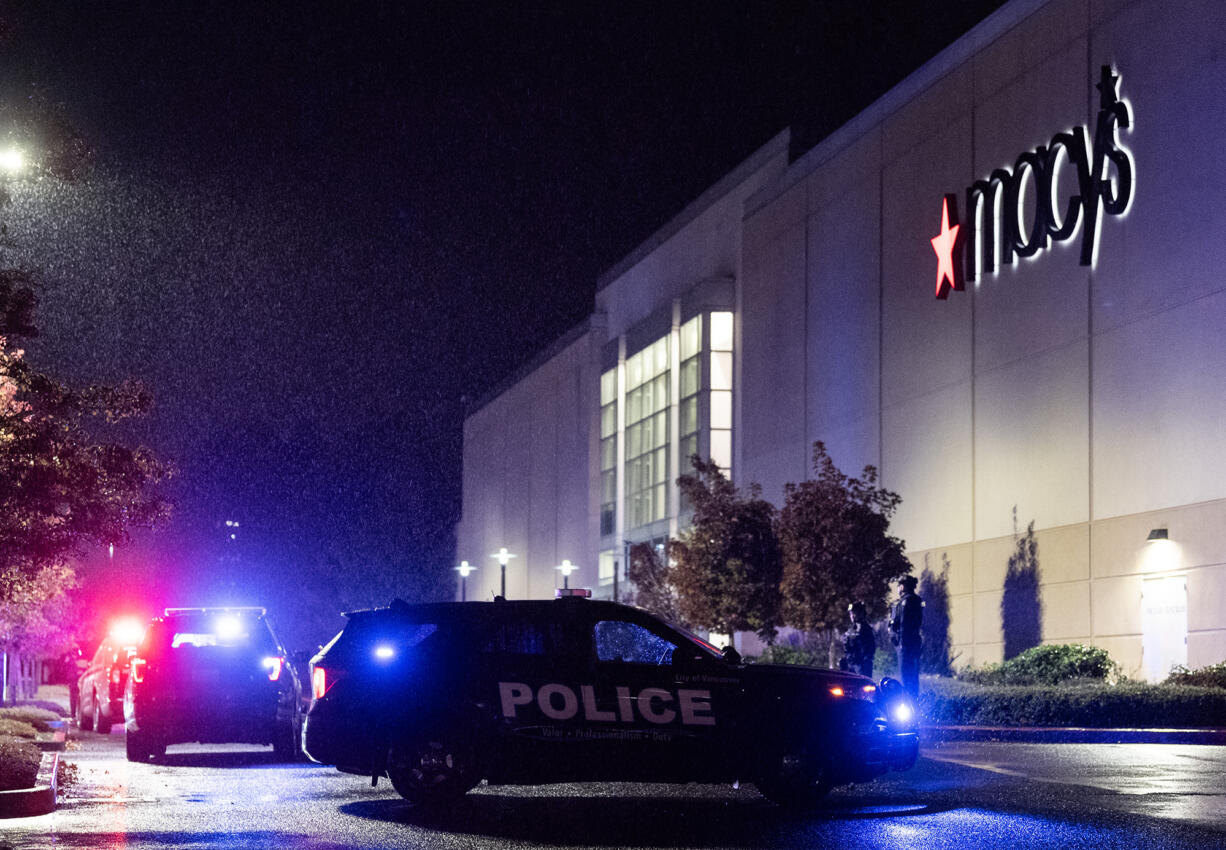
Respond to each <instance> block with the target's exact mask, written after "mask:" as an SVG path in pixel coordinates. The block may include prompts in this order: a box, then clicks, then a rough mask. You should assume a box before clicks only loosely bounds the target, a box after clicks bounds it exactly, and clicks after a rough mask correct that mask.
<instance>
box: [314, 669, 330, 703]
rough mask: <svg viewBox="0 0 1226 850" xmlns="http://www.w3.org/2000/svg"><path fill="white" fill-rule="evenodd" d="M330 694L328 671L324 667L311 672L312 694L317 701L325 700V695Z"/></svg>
mask: <svg viewBox="0 0 1226 850" xmlns="http://www.w3.org/2000/svg"><path fill="white" fill-rule="evenodd" d="M327 692H328V671H327V670H325V669H324V668H322V667H316V668H315V669H314V670H312V671H311V693H312V694H313V695H314V696H315V699H323V696H324V694H326V693H327Z"/></svg>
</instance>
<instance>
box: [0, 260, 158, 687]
mask: <svg viewBox="0 0 1226 850" xmlns="http://www.w3.org/2000/svg"><path fill="white" fill-rule="evenodd" d="M29 284H30V278H29V276H28V275H26V274H25V273H24V272H13V271H4V270H0V323H2V327H3V330H5V331H8V334H7V335H0V649H3V651H4V652H5V653H6V654H10V653H18V655H19V658H18V661H19V662H20V660H21V659H20V655H23V654H24V655H30V654H33V653H37V652H40V651H46V650H51V649H56V648H58V647H59V646H61V645H63V644H65V643H67V642H68V640H69V637H68V634H67V633H68V631H69V626H68V624H67V620H68V619H69V618H68V617H67V615H66V611H67V605H68V592H69V591H70V590H71V589H72V588H73V587H74V586H75V584H76V576H75V573H74V572H73V570H72V567H71V566H70V561H71V559H72V558H73V556H75V555H77V554H79V553H80V552H82V550H83V549H84V548H85V547H86V546H88V545H90V544H94V545H114V544H122V543H124V542H125V541H126V540H127V539H128V534H129V529H130V528H133V527H149V526H152V525H154V524H156V523H157V522H159V521H160V520H162V519H163V518H164V517H165V516H166V515H167V513H168V511H169V506H168V505H167V503H166V502H165V501H163V500H162V499H161V498H159V497H158V496H156V495H155V494H153V492H152V489H153V487H154V485H156V484H157V483H158V482H160V481H162V480H163V479H165V478H167V477H168V476H169V475H170V468H169V467H168V466H167V465H165V464H163V463H162V462H160V461H159V460H158V459H157V458H156V457H155V456H154V455H153V453H152V452H150V451H149V450H148V449H144V448H137V449H130V448H128V447H126V446H123V445H121V444H118V443H110V442H102V441H100V440H98V439H97V438H96V436H95V434H96V432H97V431H98V430H99V429H100V428H101V427H102V426H104V425H114V424H116V423H118V422H121V421H123V420H125V419H128V418H130V417H134V416H139V415H142V414H144V413H145V412H147V411H148V410H149V408H150V406H151V404H152V399H151V397H150V396H149V394H148V393H147V392H146V391H145V390H144V389H143V388H142V387H141V386H140V385H139V384H136V383H132V382H127V383H124V384H121V385H120V386H118V387H109V386H91V387H87V388H86V389H83V390H74V389H71V388H69V387H67V386H65V385H64V384H61V383H60V382H58V381H57V380H55V379H54V378H52V377H50V376H48V375H45V374H42V373H41V372H38V371H37V370H35V369H34V368H32V367H31V366H30V364H29V363H27V362H26V360H25V358H24V354H23V352H22V351H21V349H19V348H17V347H15V346H14V345H12V344H11V343H10V342H9V340H10V338H11V337H12V336H13V335H24V336H33V335H34V334H35V333H36V329H35V327H34V324H33V310H34V306H35V299H34V294H33V289H32V287H31V286H30V285H29ZM15 666H17V667H18V668H20V667H21V664H20V663H18V664H17V665H15Z"/></svg>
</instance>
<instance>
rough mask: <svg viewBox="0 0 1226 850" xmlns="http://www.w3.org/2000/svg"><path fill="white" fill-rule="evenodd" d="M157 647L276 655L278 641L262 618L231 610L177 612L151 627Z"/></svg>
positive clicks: (154, 644)
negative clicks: (216, 649)
mask: <svg viewBox="0 0 1226 850" xmlns="http://www.w3.org/2000/svg"><path fill="white" fill-rule="evenodd" d="M150 638H151V644H152V647H151V648H154V649H161V650H167V649H169V650H171V651H184V650H188V651H190V650H192V649H207V648H221V649H224V648H234V649H250V650H252V651H255V652H262V653H266V654H270V655H272V654H276V652H277V644H276V641H275V640H274V639H273V637H272V634H271V633H270V632H269V630H268V626H267V625H266V624H265V622H264V620H263V618H261V617H258V616H252V615H250V614H242V613H236V612H231V611H219V612H203V613H192V614H178V615H175V616H171V617H167V618H166V619H165V620H164V621H163V622H161V623H157V624H156V627H155V628H153V629H150Z"/></svg>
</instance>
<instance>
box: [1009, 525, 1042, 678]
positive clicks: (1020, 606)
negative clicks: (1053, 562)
mask: <svg viewBox="0 0 1226 850" xmlns="http://www.w3.org/2000/svg"><path fill="white" fill-rule="evenodd" d="M1000 625H1001V631H1002V632H1003V633H1004V641H1005V648H1004V657H1005V660H1006V661H1007V660H1008V659H1010V658H1013V657H1015V656H1017V655H1020V654H1021V653H1023V652H1025V651H1026V650H1028V649H1030V648H1031V647H1035V646H1038V645H1039V643H1040V642H1041V641H1042V639H1043V602H1042V600H1041V598H1040V596H1039V543H1038V541H1037V540H1035V536H1034V520H1031V521H1030V524H1029V525H1028V526H1026V533H1025V534H1019V533H1018V530H1017V507H1016V506H1014V508H1013V554H1012V555H1010V556H1009V565H1008V567H1007V568H1006V570H1005V589H1004V593H1003V594H1002V595H1001V598H1000Z"/></svg>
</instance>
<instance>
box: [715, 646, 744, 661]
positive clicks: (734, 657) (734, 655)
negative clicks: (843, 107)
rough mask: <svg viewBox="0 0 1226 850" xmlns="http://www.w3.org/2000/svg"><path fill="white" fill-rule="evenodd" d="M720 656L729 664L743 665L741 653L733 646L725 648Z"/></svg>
mask: <svg viewBox="0 0 1226 850" xmlns="http://www.w3.org/2000/svg"><path fill="white" fill-rule="evenodd" d="M719 654H720V655H722V656H724V660H725V661H727V662H728V663H729V664H740V663H741V653H739V652H737V651H736V648H735V647H733V646H731V645H729V646H725V647H724V648H723V649H722V650H720V653H719Z"/></svg>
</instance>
